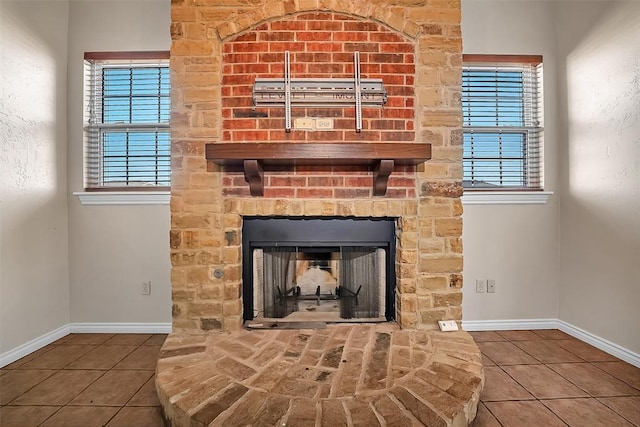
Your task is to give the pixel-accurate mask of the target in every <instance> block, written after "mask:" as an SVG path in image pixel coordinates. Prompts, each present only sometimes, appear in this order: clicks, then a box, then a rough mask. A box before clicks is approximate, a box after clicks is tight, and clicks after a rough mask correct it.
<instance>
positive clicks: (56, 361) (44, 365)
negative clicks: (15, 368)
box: [20, 345, 94, 369]
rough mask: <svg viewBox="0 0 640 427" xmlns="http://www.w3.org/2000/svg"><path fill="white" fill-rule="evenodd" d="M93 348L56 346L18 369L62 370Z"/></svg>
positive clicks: (87, 346) (85, 346)
mask: <svg viewBox="0 0 640 427" xmlns="http://www.w3.org/2000/svg"><path fill="white" fill-rule="evenodd" d="M93 348H94V347H93V346H90V345H58V346H54V347H53V348H52V349H51V350H50V351H47V352H46V353H44V354H42V355H40V356H38V357H36V358H34V359H32V360H30V361H28V362H27V363H25V364H24V365H22V366H20V369H62V368H64V367H65V366H67V365H68V364H70V363H71V362H73V361H74V360H76V359H78V358H79V357H80V356H82V355H83V354H85V353H88V352H89V351H91V350H92V349H93Z"/></svg>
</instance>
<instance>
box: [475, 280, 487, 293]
mask: <svg viewBox="0 0 640 427" xmlns="http://www.w3.org/2000/svg"><path fill="white" fill-rule="evenodd" d="M486 290H487V281H486V280H484V279H476V292H477V293H479V294H483V293H484V292H485V291H486Z"/></svg>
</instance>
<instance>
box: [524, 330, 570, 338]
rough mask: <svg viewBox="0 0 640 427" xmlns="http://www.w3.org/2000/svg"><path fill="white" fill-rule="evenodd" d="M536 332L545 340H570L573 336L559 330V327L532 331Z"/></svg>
mask: <svg viewBox="0 0 640 427" xmlns="http://www.w3.org/2000/svg"><path fill="white" fill-rule="evenodd" d="M532 332H533V333H534V334H536V335H538V336H540V337H542V338H544V339H545V340H568V339H573V337H572V336H571V335H569V334H567V333H564V332H562V331H559V330H557V329H540V330H537V331H532Z"/></svg>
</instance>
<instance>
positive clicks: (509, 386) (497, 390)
mask: <svg viewBox="0 0 640 427" xmlns="http://www.w3.org/2000/svg"><path fill="white" fill-rule="evenodd" d="M484 377H485V383H484V389H483V390H482V394H480V400H482V401H483V402H489V401H496V400H532V399H534V397H533V396H532V395H531V393H529V392H528V391H527V390H525V389H524V388H523V387H522V386H521V385H520V384H518V383H517V382H516V381H515V380H514V379H513V378H511V377H510V376H509V375H507V374H506V373H505V372H504V371H503V370H502V369H501V368H500V367H498V366H487V367H485V368H484Z"/></svg>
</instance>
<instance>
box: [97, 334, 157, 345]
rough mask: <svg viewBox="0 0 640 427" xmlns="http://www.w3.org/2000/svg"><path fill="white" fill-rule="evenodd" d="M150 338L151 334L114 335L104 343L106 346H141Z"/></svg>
mask: <svg viewBox="0 0 640 427" xmlns="http://www.w3.org/2000/svg"><path fill="white" fill-rule="evenodd" d="M149 338H151V334H116V335H114V336H113V337H112V338H111V339H109V340H107V341H105V344H107V345H142V344H143V343H144V342H145V341H147V340H148V339H149Z"/></svg>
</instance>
